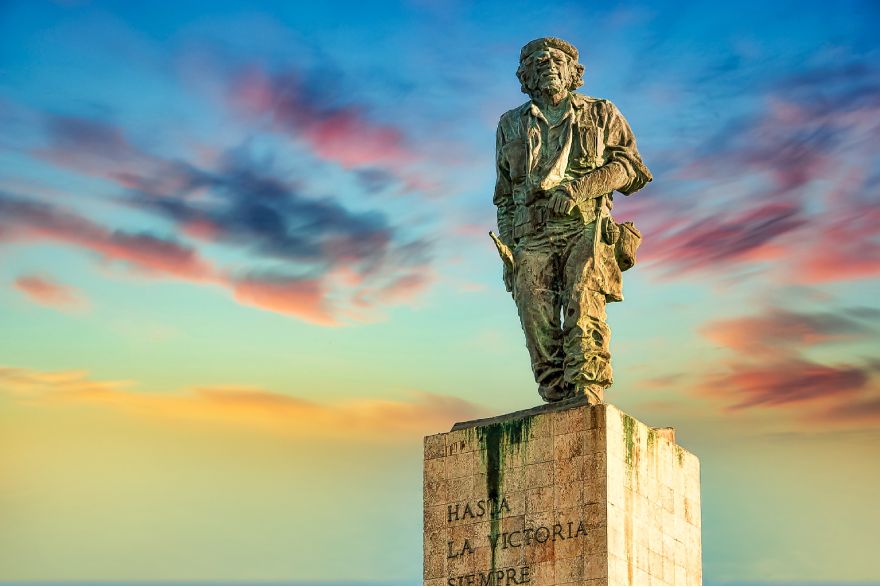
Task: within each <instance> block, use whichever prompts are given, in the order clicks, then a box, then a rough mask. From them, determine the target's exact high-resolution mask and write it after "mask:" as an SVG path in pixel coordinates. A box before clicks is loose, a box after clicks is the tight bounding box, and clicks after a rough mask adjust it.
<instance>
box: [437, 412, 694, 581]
mask: <svg viewBox="0 0 880 587" xmlns="http://www.w3.org/2000/svg"><path fill="white" fill-rule="evenodd" d="M424 474H425V476H424V521H425V524H424V581H425V584H426V585H518V584H528V585H667V584H670V585H699V584H700V583H701V578H702V563H701V541H700V463H699V461H698V460H697V458H696V457H695V456H694V455H692V454H691V453H689V452H687V451H686V450H684V449H683V448H681V447H680V446H678V445H677V444H675V435H674V431H673V430H672V429H671V428H659V429H655V428H651V427H649V426H646V425H645V424H643V423H641V422H639V421H638V420H635V419H634V418H632V417H631V416H628V415H627V414H624V413H623V412H621V411H620V410H618V409H617V408H615V407H614V406H611V405H607V404H605V405H599V406H588V405H585V404H581V405H576V404H568V405H560V404H552V405H549V406H542V407H540V408H534V409H532V410H526V411H523V412H517V413H514V414H508V415H506V416H500V417H497V418H490V419H487V420H476V421H473V422H464V423H460V424H456V425H455V427H454V428H453V430H452V431H451V432H448V433H444V434H436V435H434V436H428V437H426V438H425V464H424Z"/></svg>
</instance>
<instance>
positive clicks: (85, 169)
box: [0, 115, 433, 325]
mask: <svg viewBox="0 0 880 587" xmlns="http://www.w3.org/2000/svg"><path fill="white" fill-rule="evenodd" d="M45 123H46V124H45V137H44V138H45V144H44V145H43V146H42V147H41V148H39V149H34V150H32V151H31V152H32V153H33V154H36V155H37V156H39V157H41V158H43V159H45V160H48V161H50V162H52V163H54V164H57V165H62V166H64V167H65V168H67V169H71V170H74V171H76V172H78V173H82V174H86V175H90V176H95V177H100V178H102V179H106V180H108V181H110V182H112V183H113V184H114V185H115V186H116V187H117V189H119V190H120V194H119V196H118V197H117V198H116V200H115V202H116V203H120V204H123V205H126V206H128V207H130V208H133V209H136V210H138V211H140V212H142V213H146V214H148V215H151V216H155V217H159V218H161V219H163V221H171V222H172V223H173V226H174V233H173V234H167V233H166V234H164V235H157V234H153V233H150V232H146V231H143V232H137V233H133V232H128V231H123V230H114V229H112V228H108V227H105V226H102V225H100V224H98V223H97V222H95V221H94V220H92V219H90V218H89V217H87V216H86V215H85V214H83V213H81V212H80V211H79V210H78V209H77V210H76V211H74V210H73V209H70V208H62V207H61V206H58V205H56V204H54V203H52V204H50V203H47V202H44V201H39V200H36V199H32V198H29V197H27V196H23V195H11V194H8V193H0V212H2V213H3V216H2V217H0V241H13V240H16V241H45V240H50V241H56V242H61V243H65V244H69V245H73V246H76V247H79V248H83V249H86V250H89V251H92V252H94V253H96V254H97V255H98V256H99V258H100V259H102V260H103V261H105V262H118V263H122V264H124V265H125V266H127V267H130V268H134V269H136V270H137V272H138V274H140V275H142V276H145V277H166V278H175V279H181V280H186V281H192V282H203V283H217V284H220V285H222V286H223V287H225V288H227V289H229V290H231V291H232V292H233V295H234V297H235V299H237V300H239V301H240V302H241V303H243V304H246V305H252V306H258V307H261V308H264V309H268V310H271V311H275V312H279V313H283V314H286V315H290V316H296V317H299V318H302V319H304V320H306V321H309V322H312V323H315V324H321V325H337V324H341V323H345V322H350V321H361V320H375V319H376V318H377V317H379V316H381V315H382V308H384V307H385V306H388V305H394V304H400V303H412V302H413V301H414V300H415V299H416V298H417V297H418V296H420V295H421V294H422V293H423V292H424V290H425V289H426V287H427V285H428V284H429V283H430V282H431V281H432V278H433V271H432V270H431V268H430V258H431V255H432V244H431V242H429V241H428V240H427V239H425V238H423V237H419V236H417V234H414V233H417V232H418V231H417V230H414V229H413V227H411V226H408V227H406V230H404V229H402V228H400V227H398V226H395V225H394V224H393V223H392V221H391V220H390V218H389V216H388V215H387V214H386V213H385V212H383V211H381V210H379V209H366V210H364V209H360V210H357V211H355V210H352V209H350V208H349V207H347V206H345V205H343V204H342V203H341V201H340V200H338V199H336V198H333V197H323V198H317V197H311V196H308V195H306V194H304V193H303V191H302V189H301V187H300V186H299V184H298V182H297V181H295V180H291V179H288V178H286V177H282V176H279V175H278V174H276V173H274V172H273V171H272V169H271V168H269V167H268V166H267V165H265V164H263V163H258V162H256V161H255V160H254V159H253V158H252V157H251V156H250V154H249V152H248V150H247V149H234V150H231V151H228V152H226V153H223V154H220V155H218V156H216V157H214V158H213V161H212V166H211V167H210V168H208V167H203V166H199V165H195V164H192V163H189V162H187V161H184V160H178V159H168V158H164V157H159V156H156V155H153V154H151V153H150V152H148V151H146V150H144V149H142V148H140V147H138V146H136V145H135V144H134V143H133V142H132V141H131V140H129V139H128V137H127V136H126V133H125V132H124V131H123V130H122V129H121V128H120V127H117V126H115V125H113V124H110V123H108V122H106V121H104V120H97V119H92V118H82V117H71V116H57V115H45ZM71 203H72V202H71ZM203 243H204V244H210V245H219V246H221V247H223V248H226V249H228V250H231V251H235V252H236V253H237V254H238V255H242V254H243V255H244V256H245V257H246V258H247V259H248V261H246V263H245V265H244V266H239V267H236V269H235V270H234V271H229V270H226V269H224V268H222V267H219V266H218V264H217V263H216V262H215V261H212V260H209V259H208V258H207V257H205V256H204V255H203V253H202V252H201V251H202V249H203V246H202V244H203ZM340 276H345V279H344V280H342V281H340Z"/></svg>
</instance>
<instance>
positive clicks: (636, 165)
mask: <svg viewBox="0 0 880 587" xmlns="http://www.w3.org/2000/svg"><path fill="white" fill-rule="evenodd" d="M597 118H598V122H599V123H600V131H602V132H603V137H604V160H605V164H604V165H602V166H601V167H598V168H597V169H595V170H593V171H591V172H590V173H588V174H587V175H585V176H583V177H580V178H577V179H575V180H572V181H571V182H569V183H567V184H564V185H563V186H560V187H563V189H564V190H565V191H566V192H567V193H568V195H569V196H570V197H571V198H572V199H574V200H578V201H584V200H588V199H590V198H596V197H599V196H602V195H605V194H609V193H611V192H612V191H614V190H617V191H619V192H621V193H622V194H625V195H627V196H629V195H631V194H633V193H635V192H637V191H638V190H640V189H642V188H643V187H644V186H645V184H647V183H648V182H649V181H651V180H652V179H653V177H652V175H651V172H650V171H649V170H648V168H647V166H645V164H644V162H643V161H642V157H641V155H639V151H638V149H637V148H636V137H635V135H633V132H632V129H631V128H630V127H629V124H628V123H627V122H626V119H625V118H624V117H623V114H621V113H620V111H619V110H618V109H617V107H616V106H615V105H614V104H612V103H611V102H607V101H602V102H601V111H600V112H599V113H598V116H597Z"/></svg>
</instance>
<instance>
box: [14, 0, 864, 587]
mask: <svg viewBox="0 0 880 587" xmlns="http://www.w3.org/2000/svg"><path fill="white" fill-rule="evenodd" d="M878 24H880V6H878V4H877V3H876V2H872V1H865V2H858V1H846V0H842V1H839V2H836V3H834V5H833V6H829V5H827V4H819V3H809V2H807V3H805V2H786V1H780V2H760V1H754V0H745V1H743V2H736V3H681V2H671V1H662V0H661V1H659V2H646V3H631V4H629V3H628V4H615V3H601V4H600V3H576V2H572V3H565V2H540V3H539V2H475V3H471V2H455V1H448V2H447V1H437V0H411V1H409V2H401V3H392V2H388V3H366V2H357V3H345V2H333V3H290V2H269V1H266V2H260V3H248V2H245V1H243V0H216V1H213V2H150V3H142V2H137V3H135V2H122V1H119V2H84V1H74V0H70V1H65V2H56V3H45V2H39V1H34V2H18V1H7V2H4V3H2V5H0V515H2V520H3V523H2V524H0V582H150V583H157V582H175V583H181V582H225V583H240V582H244V583H259V582H288V583H289V582H293V583H340V582H342V583H409V584H415V583H419V582H420V581H421V564H422V557H421V524H422V517H421V482H422V481H421V479H422V477H421V463H422V460H421V459H422V445H421V442H422V437H423V436H425V435H429V434H434V433H437V432H442V431H447V430H448V429H449V428H450V427H451V425H452V424H453V423H454V422H456V421H461V420H466V419H471V418H475V417H481V416H488V415H494V414H500V413H506V412H510V411H514V410H518V409H523V408H527V407H531V406H533V405H536V404H537V403H539V398H538V396H537V393H536V389H535V385H534V382H533V380H532V378H531V373H530V371H529V367H528V355H527V352H526V349H525V344H524V339H523V335H522V332H521V330H520V327H519V323H518V319H517V315H516V309H515V307H514V305H513V302H512V300H511V299H510V297H509V294H507V293H506V292H505V291H504V287H503V284H502V282H501V265H500V262H499V260H498V258H497V255H496V252H495V250H494V248H493V245H492V243H491V241H490V240H489V239H488V237H487V235H486V233H487V232H488V230H490V229H492V228H494V226H495V210H494V208H493V205H492V192H493V185H494V180H495V170H494V131H495V127H496V125H497V121H498V117H499V116H500V115H501V113H503V112H504V111H506V110H508V109H510V108H513V107H515V106H517V105H519V104H521V103H523V102H524V101H525V100H526V97H525V96H524V95H522V94H521V93H520V87H519V83H518V82H517V80H516V78H515V71H516V67H517V59H518V55H519V48H520V47H521V46H522V45H523V44H525V43H526V42H528V41H529V40H531V39H534V38H537V37H541V36H547V35H552V36H558V37H562V38H564V39H567V40H568V41H570V42H572V43H573V44H574V45H576V46H577V47H578V48H579V50H580V54H581V62H582V63H583V64H584V65H585V67H586V74H585V85H584V87H583V88H582V89H581V91H582V92H583V93H586V94H588V95H592V96H597V97H602V98H607V99H610V100H612V101H613V102H614V103H615V104H616V105H617V106H618V107H619V108H620V110H621V111H622V112H623V113H624V115H625V116H626V118H627V120H628V121H629V123H630V125H631V126H632V127H633V129H634V131H635V133H636V136H637V137H638V144H639V150H640V152H641V154H642V156H643V158H644V160H645V162H646V163H647V165H648V166H649V167H650V169H651V170H652V172H653V174H654V181H653V182H652V183H651V184H650V185H649V186H648V187H646V188H645V189H644V190H642V191H641V192H639V193H637V194H635V195H634V196H632V197H630V198H624V197H623V196H619V197H618V198H617V201H615V215H616V219H617V220H618V221H619V222H622V221H625V220H632V221H634V222H635V223H636V225H637V226H638V228H639V229H640V230H641V232H642V234H643V235H644V241H643V245H642V248H641V249H640V250H639V263H638V265H637V266H636V267H635V268H633V269H632V270H630V271H628V272H627V273H626V274H625V275H624V295H625V301H624V302H622V303H618V304H611V305H609V307H608V314H609V323H610V325H611V328H612V332H613V335H612V343H611V348H612V356H613V361H614V368H615V383H614V386H613V387H612V388H611V389H610V390H609V391H608V393H607V394H606V399H607V401H609V402H611V403H613V404H615V405H617V406H618V407H620V408H621V409H622V410H624V411H626V412H628V413H630V414H631V415H633V416H634V417H636V418H638V419H640V420H642V421H644V422H646V423H648V424H650V425H652V426H658V427H659V426H674V427H675V428H676V429H677V436H678V441H679V442H680V444H682V445H683V446H685V447H686V448H687V449H689V450H691V451H692V452H694V453H695V454H696V455H697V456H698V457H699V458H700V460H701V466H702V499H703V503H702V519H703V566H704V582H705V583H707V584H719V583H723V584H750V583H752V584H753V583H771V584H776V583H782V584H785V583H859V582H873V583H876V582H878V581H880V562H878V559H877V556H876V548H877V545H878V540H877V532H876V529H877V528H878V527H880V508H877V507H876V487H877V486H878V484H880V468H878V467H877V462H878V458H880V428H878V425H880V348H878V333H880V305H878V303H877V300H878V299H880V236H878V231H877V225H878V222H880V206H878V200H880V188H878V184H880V51H878V49H880V41H878V40H877V35H876V30H877V26H878Z"/></svg>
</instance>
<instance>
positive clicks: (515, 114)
mask: <svg viewBox="0 0 880 587" xmlns="http://www.w3.org/2000/svg"><path fill="white" fill-rule="evenodd" d="M531 104H532V102H531V100H529V101H528V102H525V103H523V104H520V105H519V106H517V107H516V108H511V109H510V110H508V111H507V112H505V113H504V114H502V115H501V119H500V120H499V121H498V124H499V125H500V126H504V127H509V126H510V125H512V124H514V123H519V119H520V117H521V116H522V115H523V112H525V111H526V110H528V108H529V106H531Z"/></svg>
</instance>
